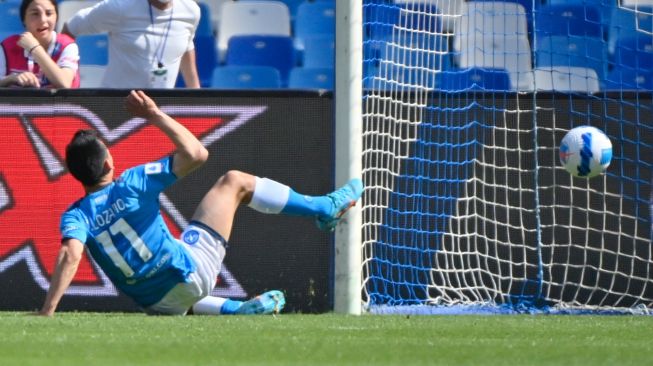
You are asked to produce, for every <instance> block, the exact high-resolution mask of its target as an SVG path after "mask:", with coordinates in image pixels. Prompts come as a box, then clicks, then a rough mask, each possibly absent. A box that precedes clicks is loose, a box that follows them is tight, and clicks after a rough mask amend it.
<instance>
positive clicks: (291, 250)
mask: <svg viewBox="0 0 653 366" xmlns="http://www.w3.org/2000/svg"><path fill="white" fill-rule="evenodd" d="M0 93H2V94H0V121H1V122H0V123H1V125H2V129H3V132H2V134H0V139H1V140H3V141H2V146H3V148H2V149H0V230H1V231H2V233H3V234H2V239H0V287H1V289H0V291H1V294H0V309H2V310H27V311H29V310H34V309H37V308H38V307H39V306H40V305H41V303H42V301H43V299H44V296H45V288H47V285H48V283H49V277H50V275H51V273H52V270H53V267H54V261H55V257H56V255H57V251H58V248H59V245H60V242H59V240H60V238H59V233H58V227H59V215H60V214H61V212H63V211H64V210H65V209H66V208H67V206H68V205H69V204H70V203H72V202H73V201H74V200H75V199H77V198H79V197H80V196H81V195H82V194H83V192H82V190H81V187H79V185H78V184H77V183H76V182H75V181H74V180H73V179H72V177H71V176H70V175H69V174H68V173H67V172H66V171H65V168H64V164H63V159H62V158H63V156H64V153H63V152H64V150H65V145H66V143H67V142H68V141H69V140H70V137H71V136H72V134H73V133H74V132H75V131H76V130H77V129H79V128H90V127H93V128H96V129H97V130H98V131H99V132H100V134H101V135H102V136H103V137H104V138H105V140H106V141H107V142H108V145H109V147H110V149H111V151H112V154H113V156H114V159H115V160H116V168H117V170H118V174H119V173H120V172H122V171H123V170H124V169H126V168H128V167H130V166H133V165H136V164H141V163H144V162H147V161H151V160H156V159H159V158H161V157H163V156H165V155H167V154H170V153H171V152H172V151H173V146H172V144H171V143H170V142H169V141H168V140H167V139H166V138H165V137H164V136H163V134H162V133H161V132H159V131H158V130H157V129H156V128H154V127H153V126H148V125H147V124H145V123H144V122H143V121H142V120H140V119H133V118H131V117H130V116H129V115H128V114H127V113H126V111H125V110H124V107H123V103H124V97H125V96H126V95H127V93H128V91H126V90H125V91H118V90H112V91H90V90H69V91H59V92H56V93H50V92H46V91H29V92H28V91H22V90H21V91H19V90H11V91H2V92H0ZM150 95H151V96H152V97H153V98H154V99H155V100H156V101H157V103H158V104H159V106H160V107H161V109H162V110H164V111H166V112H167V113H169V114H170V115H171V116H173V117H175V118H176V119H178V120H179V121H181V122H182V123H184V124H185V125H186V126H187V127H188V128H189V129H190V130H191V131H192V132H193V133H195V134H196V135H197V136H199V137H200V139H201V141H202V142H203V143H204V144H205V145H206V146H207V148H208V150H209V152H210V158H209V161H208V162H207V163H206V164H205V165H204V166H203V167H202V168H201V169H200V170H199V171H196V172H194V173H192V174H191V175H189V176H188V177H185V178H184V179H182V180H181V181H179V182H178V183H177V184H175V185H174V186H173V187H171V188H170V189H168V190H166V191H165V193H164V195H162V197H161V203H162V207H163V213H164V218H165V219H166V221H167V222H168V224H169V226H170V227H171V231H172V232H173V234H178V233H179V232H180V231H181V230H182V229H183V227H184V226H185V225H186V224H187V222H188V221H189V220H190V218H191V216H192V213H193V211H194V209H195V207H196V205H197V204H198V203H199V201H200V199H201V198H202V196H203V195H204V193H205V192H206V191H207V190H208V189H209V188H210V187H211V186H212V185H213V184H214V183H215V181H216V180H217V179H218V178H219V177H220V175H221V174H223V173H225V172H226V171H228V170H230V169H237V170H242V171H245V172H249V173H252V174H255V175H258V176H261V177H269V178H271V179H275V180H278V181H280V182H283V183H286V184H288V185H289V186H291V187H293V188H294V189H295V190H296V191H298V192H301V193H306V194H323V193H326V192H328V191H330V190H332V189H333V182H334V160H333V156H334V152H333V145H334V142H333V136H334V129H333V128H334V127H333V126H334V125H333V108H332V105H333V103H332V98H331V95H330V94H327V95H323V94H318V93H313V92H290V93H288V92H255V93H250V92H219V91H206V90H197V91H178V90H176V91H152V92H150ZM332 253H333V250H332V235H331V234H329V233H324V232H322V231H320V230H318V229H317V228H316V227H315V224H314V223H313V222H312V221H311V220H309V219H306V218H300V217H287V216H279V215H263V214H261V213H258V212H255V211H253V210H251V209H249V208H246V207H243V208H241V210H240V211H239V212H238V214H237V216H236V220H235V224H234V228H233V232H232V236H231V240H230V248H229V249H228V251H227V256H226V259H225V262H224V270H223V272H222V273H221V276H220V278H219V283H218V286H217V287H216V290H215V291H214V295H218V296H224V297H232V298H248V297H251V296H254V295H257V294H258V293H260V292H263V291H266V290H270V289H279V290H282V291H284V292H285V294H286V296H287V308H286V309H287V310H288V311H301V312H323V311H328V310H330V309H331V303H332V299H331V290H330V289H331V288H332V286H331V283H330V280H331V275H330V274H331V273H332V262H333V260H332V257H333V255H332ZM60 309H61V310H64V311H65V310H80V311H134V310H136V307H135V306H134V304H133V303H132V302H131V300H129V299H128V298H126V297H124V296H122V295H120V294H118V293H117V292H116V290H115V288H114V287H113V286H112V285H111V284H110V283H109V281H108V280H107V278H106V277H105V276H104V275H103V274H102V272H101V271H99V270H98V269H97V268H96V266H95V265H94V263H93V262H92V261H90V260H88V259H86V258H85V259H84V260H83V262H82V263H81V265H80V269H79V271H78V274H77V276H76V277H75V280H74V281H73V285H72V286H71V288H70V289H69V291H68V292H67V295H66V296H64V298H63V300H62V302H61V305H60Z"/></svg>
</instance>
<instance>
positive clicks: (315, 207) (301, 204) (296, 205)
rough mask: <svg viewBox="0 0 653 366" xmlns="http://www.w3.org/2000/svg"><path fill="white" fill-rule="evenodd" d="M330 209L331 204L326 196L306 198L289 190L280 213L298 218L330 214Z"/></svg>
mask: <svg viewBox="0 0 653 366" xmlns="http://www.w3.org/2000/svg"><path fill="white" fill-rule="evenodd" d="M332 207H333V203H332V201H331V199H329V198H328V197H327V196H306V195H303V194H299V193H297V192H295V191H293V190H292V189H291V190H290V194H289V195H288V202H286V205H285V206H284V207H283V210H281V213H284V214H286V215H298V216H317V215H320V216H324V215H328V214H329V213H331V209H332Z"/></svg>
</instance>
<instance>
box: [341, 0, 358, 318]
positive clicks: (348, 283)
mask: <svg viewBox="0 0 653 366" xmlns="http://www.w3.org/2000/svg"><path fill="white" fill-rule="evenodd" d="M362 9H363V7H362V0H350V1H343V2H338V4H337V6H336V65H338V66H337V67H336V83H335V116H336V136H335V141H336V143H335V150H336V154H335V162H336V163H335V168H336V177H335V179H336V186H341V185H343V184H345V183H346V182H348V181H349V180H351V179H352V178H361V166H362V164H361V163H362V158H361V157H362V137H361V136H362V98H361V95H362V74H363V63H362V61H363V53H362V50H363V49H362V37H363V16H362ZM361 217H362V216H361V211H360V203H359V204H358V205H357V206H355V207H353V208H352V209H350V210H349V211H348V213H347V216H346V217H345V218H344V219H343V220H342V222H341V223H340V224H339V225H338V226H337V227H336V233H335V276H334V277H335V278H334V311H335V312H337V313H344V314H354V315H358V314H360V313H361V306H362V304H361V281H362V277H361V273H362V267H361V243H362V239H361V230H360V227H361V222H362V220H361Z"/></svg>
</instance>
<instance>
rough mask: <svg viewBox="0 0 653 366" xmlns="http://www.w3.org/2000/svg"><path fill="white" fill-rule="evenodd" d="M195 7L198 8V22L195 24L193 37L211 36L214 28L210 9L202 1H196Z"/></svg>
mask: <svg viewBox="0 0 653 366" xmlns="http://www.w3.org/2000/svg"><path fill="white" fill-rule="evenodd" d="M197 5H198V6H199V7H200V22H199V24H197V29H196V30H195V35H201V36H207V35H210V36H212V35H213V34H214V32H213V29H214V28H213V20H212V19H211V8H210V7H209V5H208V4H206V3H204V2H203V1H198V2H197Z"/></svg>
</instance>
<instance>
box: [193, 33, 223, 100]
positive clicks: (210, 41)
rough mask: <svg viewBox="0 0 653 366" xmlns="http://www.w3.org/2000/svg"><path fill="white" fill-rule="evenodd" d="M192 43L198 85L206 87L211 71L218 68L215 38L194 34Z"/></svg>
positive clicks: (209, 81)
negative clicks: (193, 45) (198, 80)
mask: <svg viewBox="0 0 653 366" xmlns="http://www.w3.org/2000/svg"><path fill="white" fill-rule="evenodd" d="M193 43H194V44H195V60H196V61H195V63H196V64H197V73H198V75H199V79H200V85H201V86H202V87H207V86H209V85H210V84H211V78H212V76H213V69H215V67H216V66H218V53H217V50H216V49H215V37H213V35H210V34H205V35H200V34H196V35H195V39H194V40H193Z"/></svg>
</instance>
